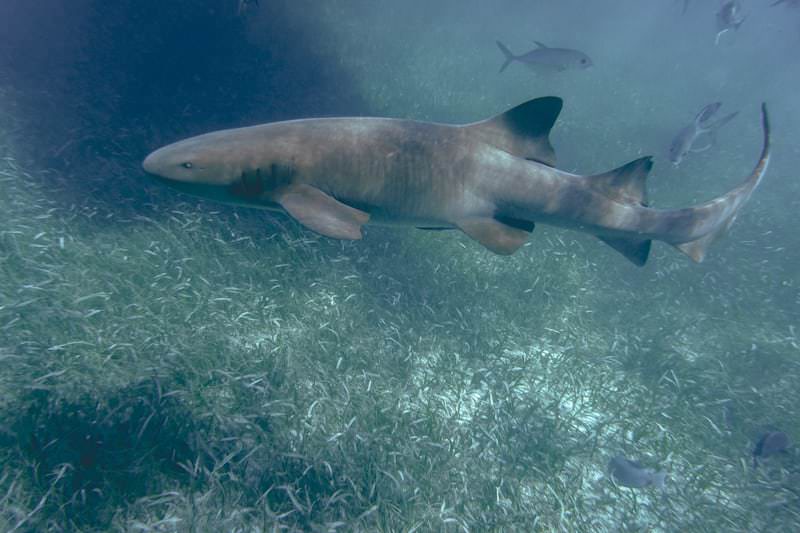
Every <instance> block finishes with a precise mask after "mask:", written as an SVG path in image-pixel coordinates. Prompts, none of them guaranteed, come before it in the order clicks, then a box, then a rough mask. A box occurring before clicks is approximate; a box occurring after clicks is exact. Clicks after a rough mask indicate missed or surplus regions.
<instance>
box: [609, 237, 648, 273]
mask: <svg viewBox="0 0 800 533" xmlns="http://www.w3.org/2000/svg"><path fill="white" fill-rule="evenodd" d="M598 239H600V240H601V241H603V242H604V243H606V244H607V245H609V246H610V247H612V248H613V249H615V250H616V251H618V252H619V253H621V254H622V255H624V256H625V257H626V258H627V259H628V261H630V262H631V263H633V264H634V265H636V266H644V264H645V263H647V257H648V256H649V255H650V243H651V242H652V241H650V240H644V241H640V240H637V239H625V238H622V239H618V238H613V237H598Z"/></svg>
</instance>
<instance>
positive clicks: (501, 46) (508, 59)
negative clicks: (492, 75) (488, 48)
mask: <svg viewBox="0 0 800 533" xmlns="http://www.w3.org/2000/svg"><path fill="white" fill-rule="evenodd" d="M495 42H496V43H497V47H498V48H499V49H500V51H501V52H503V56H504V57H505V58H506V61H505V63H503V64H502V66H501V67H500V72H503V71H504V70H505V69H506V68H507V67H508V66H509V65H510V64H511V62H512V61H514V60H515V59H516V58H517V56H515V55H514V54H513V53H512V52H511V50H509V49H508V47H506V45H504V44H503V43H501V42H500V41H495Z"/></svg>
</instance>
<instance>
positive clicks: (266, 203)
mask: <svg viewBox="0 0 800 533" xmlns="http://www.w3.org/2000/svg"><path fill="white" fill-rule="evenodd" d="M764 122H765V124H764V125H765V128H766V126H767V124H766V115H764ZM500 135H501V134H500V133H497V136H500ZM495 136H496V135H495V134H493V133H492V132H491V131H487V130H486V129H485V128H484V129H476V128H473V127H471V125H465V126H454V125H445V124H435V123H427V122H417V121H411V120H402V119H384V118H321V119H303V120H295V121H287V122H278V123H270V124H264V125H259V126H252V127H247V128H237V129H232V130H222V131H218V132H212V133H209V134H205V135H200V136H198V137H193V138H190V139H187V140H185V141H180V142H178V143H175V144H172V145H168V146H166V147H164V148H162V149H160V150H157V151H156V152H154V153H153V154H151V155H150V156H148V158H147V159H146V160H145V162H144V163H143V166H144V168H145V170H147V171H148V172H152V173H156V174H158V173H159V169H158V168H155V167H156V166H157V164H156V163H159V164H161V162H162V161H163V160H165V159H169V158H170V157H171V153H175V154H186V153H188V154H193V155H192V157H195V158H199V160H200V165H201V166H202V161H203V160H208V161H211V162H212V163H211V164H212V165H213V166H214V173H213V175H209V176H208V177H207V178H204V179H203V181H202V183H205V184H207V185H215V186H218V187H217V188H220V189H223V190H222V191H220V193H221V195H222V196H225V197H227V199H228V200H229V201H232V202H235V203H244V204H246V205H251V206H255V207H265V208H269V209H280V207H279V206H278V205H277V204H276V201H275V199H276V197H277V196H278V195H279V193H280V191H281V190H282V189H283V188H285V187H287V186H289V185H295V184H308V185H312V186H313V187H316V188H318V189H320V190H321V191H323V192H325V193H327V194H328V195H330V196H332V197H333V198H335V199H337V200H339V201H340V202H342V203H344V204H346V205H349V206H352V207H355V208H357V209H360V210H363V211H365V212H366V213H368V214H369V215H370V220H369V222H370V223H377V224H402V225H410V226H418V227H419V226H424V227H457V226H458V221H459V220H463V219H466V218H470V217H494V218H500V217H504V218H508V219H516V220H521V221H529V222H535V223H539V222H541V223H546V224H550V225H555V226H560V227H564V228H570V229H574V230H579V231H583V232H587V233H590V234H593V235H597V236H606V237H612V238H630V239H633V240H649V239H654V240H661V241H664V242H667V243H670V244H674V245H677V244H680V243H686V242H689V241H693V240H696V239H698V238H700V237H703V236H704V235H707V234H709V233H711V232H714V231H715V230H716V229H717V226H718V225H719V221H720V220H721V219H725V218H726V217H727V216H729V215H735V211H736V209H737V208H738V207H739V205H740V204H741V203H743V202H744V201H746V199H747V197H749V195H750V193H751V192H752V189H754V188H755V186H756V185H757V184H758V181H760V177H761V175H763V170H764V169H765V167H766V163H767V161H768V156H769V154H768V147H767V145H766V131H765V149H764V152H763V153H762V160H761V161H760V162H759V167H757V168H756V171H754V174H753V175H751V177H750V178H748V180H747V181H745V182H744V183H743V184H742V185H741V186H740V187H737V188H736V189H734V190H733V191H731V192H729V193H728V194H726V195H723V196H721V197H719V198H717V199H715V200H712V201H710V202H708V203H706V204H702V205H700V206H697V207H692V208H685V209H668V210H662V209H653V208H649V207H646V206H644V205H640V204H637V203H630V202H621V201H617V199H614V198H613V197H612V196H610V195H608V194H607V193H606V192H604V191H603V190H602V189H600V188H598V187H597V186H596V185H594V184H593V181H592V177H591V176H580V175H575V174H570V173H567V172H563V171H560V170H558V169H555V168H552V167H550V166H547V165H544V164H541V163H538V162H535V161H530V160H527V159H524V158H521V157H518V156H516V155H512V154H511V153H508V152H506V151H504V150H503V149H501V148H498V147H497V146H503V139H500V138H495ZM176 157H177V156H176ZM176 161H177V160H176ZM760 167H763V168H760ZM756 173H759V175H758V176H756ZM169 179H170V180H173V181H182V179H181V177H180V176H169ZM191 180H193V181H194V183H197V177H196V176H193V177H192V178H191ZM187 181H189V180H188V179H187ZM217 199H223V200H224V199H225V198H219V197H218V198H217ZM731 222H732V220H728V221H727V225H728V226H729V225H730V223H731ZM700 258H701V259H702V256H700Z"/></svg>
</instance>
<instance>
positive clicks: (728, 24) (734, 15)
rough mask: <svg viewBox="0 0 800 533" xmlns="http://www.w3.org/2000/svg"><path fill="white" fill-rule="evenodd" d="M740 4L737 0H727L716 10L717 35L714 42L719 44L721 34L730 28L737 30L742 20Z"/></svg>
mask: <svg viewBox="0 0 800 533" xmlns="http://www.w3.org/2000/svg"><path fill="white" fill-rule="evenodd" d="M744 19H745V17H744V15H743V14H742V4H740V3H739V0H727V1H726V2H724V3H723V4H722V7H720V8H719V11H717V37H716V39H714V44H719V39H720V37H722V35H723V34H724V33H726V32H728V31H730V30H738V29H739V26H741V25H742V23H743V22H744Z"/></svg>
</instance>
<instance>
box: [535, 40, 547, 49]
mask: <svg viewBox="0 0 800 533" xmlns="http://www.w3.org/2000/svg"><path fill="white" fill-rule="evenodd" d="M533 42H534V43H535V44H536V46H538V47H539V48H547V45H546V44H544V43H542V42H540V41H533Z"/></svg>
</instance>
